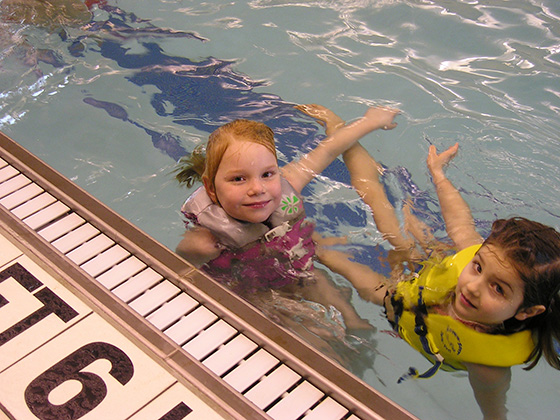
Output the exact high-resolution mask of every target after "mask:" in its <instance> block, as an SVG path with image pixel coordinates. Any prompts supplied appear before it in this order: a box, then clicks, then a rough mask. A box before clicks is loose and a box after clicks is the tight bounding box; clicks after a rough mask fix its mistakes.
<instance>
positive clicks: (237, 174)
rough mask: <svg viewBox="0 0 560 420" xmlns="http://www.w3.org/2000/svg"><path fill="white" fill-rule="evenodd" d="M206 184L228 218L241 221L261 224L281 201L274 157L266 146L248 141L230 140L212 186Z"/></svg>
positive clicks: (208, 190)
mask: <svg viewBox="0 0 560 420" xmlns="http://www.w3.org/2000/svg"><path fill="white" fill-rule="evenodd" d="M206 184H207V183H206V182H205V186H206V190H207V192H208V194H209V195H210V197H211V198H212V200H213V201H214V202H217V203H219V204H220V205H221V206H222V208H223V209H224V211H225V212H226V213H227V214H228V215H230V216H231V217H233V218H235V219H238V220H241V221H244V222H250V223H261V222H264V221H265V220H267V219H268V218H269V216H270V215H271V214H272V212H273V211H274V210H276V208H277V207H278V206H279V205H280V201H281V199H282V187H281V183H280V169H279V168H278V162H277V160H276V158H275V156H274V155H273V154H272V153H271V152H270V150H268V149H267V148H266V147H264V146H262V145H260V144H257V143H253V142H250V141H243V140H235V141H233V142H232V143H231V144H230V145H229V146H228V148H227V150H226V151H225V153H224V155H223V157H222V160H221V163H220V166H219V167H218V170H217V172H216V178H215V180H214V187H213V188H212V186H210V184H208V185H206Z"/></svg>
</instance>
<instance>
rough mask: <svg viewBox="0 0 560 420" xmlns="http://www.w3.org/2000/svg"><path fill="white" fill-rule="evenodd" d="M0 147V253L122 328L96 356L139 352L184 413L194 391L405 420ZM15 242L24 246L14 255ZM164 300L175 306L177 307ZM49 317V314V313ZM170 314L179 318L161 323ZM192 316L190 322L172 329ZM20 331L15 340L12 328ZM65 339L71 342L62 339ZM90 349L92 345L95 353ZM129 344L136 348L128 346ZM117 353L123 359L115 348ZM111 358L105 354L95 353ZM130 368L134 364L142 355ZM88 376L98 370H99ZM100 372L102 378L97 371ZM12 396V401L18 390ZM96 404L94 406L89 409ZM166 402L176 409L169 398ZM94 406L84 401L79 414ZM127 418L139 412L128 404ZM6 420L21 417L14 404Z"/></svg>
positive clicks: (21, 154)
mask: <svg viewBox="0 0 560 420" xmlns="http://www.w3.org/2000/svg"><path fill="white" fill-rule="evenodd" d="M0 145H1V146H2V147H3V148H4V154H2V156H3V157H4V158H5V160H2V161H1V162H0V182H1V184H0V204H2V206H4V207H5V208H0V222H1V223H0V232H1V233H3V234H4V236H5V237H4V238H2V240H3V241H6V240H7V239H6V238H8V239H9V242H13V243H15V244H17V245H18V246H17V247H16V249H15V250H14V249H13V248H10V247H7V248H8V249H10V252H11V255H9V254H6V255H9V257H7V258H9V261H16V260H18V259H21V262H22V263H19V262H18V263H16V264H19V267H24V270H26V269H27V267H28V266H29V267H33V268H32V269H33V270H37V267H34V266H33V263H34V264H35V265H37V266H40V268H42V269H43V270H44V271H45V272H48V274H49V276H51V277H56V279H57V280H56V281H53V280H51V279H49V280H46V282H45V283H44V284H45V285H47V284H49V285H50V287H52V288H55V286H56V284H55V283H56V282H57V281H58V282H59V283H60V285H58V286H56V288H57V290H64V289H65V288H66V289H68V290H70V295H72V294H74V295H76V296H77V297H78V298H79V300H78V301H81V302H82V305H81V306H80V304H79V303H78V304H77V308H78V309H79V310H75V311H76V313H77V314H76V315H74V316H73V317H70V316H68V318H70V319H68V321H67V322H68V323H72V322H74V325H88V329H87V330H91V329H92V328H93V330H97V329H99V330H101V329H102V325H108V326H109V330H111V328H113V329H114V332H113V334H107V337H116V336H117V335H118V334H120V335H121V336H122V337H121V338H122V340H121V339H115V340H116V341H114V342H111V343H106V344H103V345H101V354H105V353H107V352H108V353H107V354H110V355H114V354H115V353H114V352H115V350H114V349H119V348H120V347H119V346H124V348H126V349H127V351H128V349H130V351H131V354H132V355H133V358H139V359H141V358H142V356H138V354H141V353H142V352H144V353H146V354H147V355H148V356H147V357H148V359H150V360H152V362H153V363H152V365H154V366H160V367H161V368H163V370H164V371H166V372H167V373H168V375H170V378H171V379H172V381H175V382H174V385H173V386H171V385H169V384H167V383H166V382H165V381H163V383H164V385H163V387H164V388H165V387H166V386H167V388H166V389H169V390H171V389H180V391H175V392H178V393H179V394H182V393H183V392H184V394H185V395H187V394H189V392H190V394H189V395H191V394H196V396H197V397H198V399H194V398H193V400H192V401H191V400H189V401H188V402H183V403H184V404H186V405H187V406H188V407H189V410H190V409H191V408H192V407H190V406H189V405H188V404H189V403H190V404H191V405H193V401H199V400H200V401H202V403H201V404H200V406H201V407H206V408H208V407H210V409H211V410H212V409H213V410H214V412H215V413H216V415H217V416H218V415H221V416H225V417H228V418H255V419H256V418H263V419H264V418H275V419H297V418H300V417H301V416H302V415H304V414H305V416H306V417H305V418H309V419H313V418H319V419H321V420H323V419H327V418H328V419H331V418H332V419H350V418H352V419H359V418H362V419H370V418H371V419H380V418H391V419H413V418H414V417H413V416H411V415H410V414H409V413H407V412H406V411H404V410H403V409H402V408H400V407H398V406H396V405H395V404H394V403H392V402H391V401H390V400H388V399H387V398H385V397H384V396H382V395H381V394H379V393H378V392H377V391H375V390H373V389H372V388H371V387H369V386H367V385H366V384H364V383H362V382H361V381H359V380H357V379H356V378H355V377H353V376H352V375H351V374H349V373H348V372H346V371H345V370H344V369H343V368H341V367H340V366H338V365H337V364H336V363H333V362H332V361H330V360H329V359H326V358H325V357H324V356H323V355H321V354H319V353H318V352H317V351H315V350H314V349H312V348H310V347H309V346H308V345H307V344H306V343H303V342H302V341H301V340H299V339H297V338H296V337H294V336H293V335H292V334H290V333H288V332H286V331H285V330H283V329H281V328H280V327H278V326H277V325H275V324H273V323H271V322H270V321H269V320H267V319H266V318H265V317H263V315H262V314H260V312H258V311H256V310H255V309H254V308H252V307H251V306H250V305H247V304H246V303H245V302H244V301H242V300H241V299H239V298H238V297H236V296H235V295H232V294H231V293H230V292H229V291H227V290H226V289H225V288H223V287H222V286H220V285H218V284H217V283H215V282H212V281H209V279H208V278H207V277H205V276H204V275H202V274H201V273H200V272H198V271H197V270H194V269H193V268H192V267H191V266H189V265H188V264H186V263H185V262H184V260H182V259H180V258H179V257H177V256H176V255H175V254H174V253H172V252H170V251H169V250H167V249H166V248H165V247H163V246H162V245H161V244H158V243H157V242H156V241H154V240H153V239H151V238H150V237H148V236H147V235H145V234H144V233H143V232H141V231H139V230H138V229H137V228H135V227H134V226H132V225H131V224H130V223H128V222H127V221H125V220H124V219H122V218H121V217H120V216H118V215H117V214H115V213H114V212H112V211H111V210H110V209H108V208H107V207H106V206H104V205H103V204H102V203H99V202H98V201H97V200H95V199H94V198H93V197H91V196H90V195H89V194H87V193H85V192H84V191H83V190H81V189H79V187H77V186H75V185H74V184H72V183H71V182H69V181H68V180H67V179H66V178H64V177H62V176H61V175H60V174H58V173H57V172H56V171H54V170H52V168H50V167H48V166H47V165H45V164H44V163H42V162H41V161H39V160H38V159H37V158H36V157H34V156H33V155H31V154H29V152H27V151H25V149H22V148H21V147H19V146H18V145H17V144H15V143H14V142H13V141H12V140H11V139H9V138H7V137H6V136H3V135H1V133H0ZM16 167H17V169H16ZM39 185H40V186H39ZM20 249H23V250H24V252H23V253H24V254H26V255H24V256H22V255H20V254H21V253H20V251H18V250H20ZM15 254H17V256H16V255H15ZM14 258H15V259H14ZM30 262H31V265H29V264H30ZM23 263H25V265H24V264H23ZM10 267H11V266H10ZM16 271H17V270H16ZM20 271H21V269H20ZM41 278H43V277H42V276H41ZM45 278H49V277H48V276H47V277H45ZM14 281H15V280H14V279H12V278H10V281H9V282H6V285H8V286H5V287H6V290H8V289H10V288H11V289H14V290H16V291H14V290H11V289H10V290H11V291H10V292H9V293H12V294H13V293H15V295H17V296H20V295H21V296H25V299H27V298H28V296H26V294H25V293H22V292H21V290H19V292H17V289H18V286H17V284H14ZM15 282H16V283H17V281H15ZM138 285H141V287H140V288H138V287H137V286H138ZM43 287H44V288H48V287H49V286H43ZM0 290H2V289H0ZM6 293H8V292H6ZM64 293H65V292H64V291H62V292H61V294H62V295H64ZM15 295H14V296H15ZM148 295H149V298H147V296H148ZM10 296H12V295H10ZM153 297H156V301H157V302H159V303H157V304H156V306H153V305H154V304H153V299H152V298H153ZM117 298H118V299H117ZM22 299H24V298H23V297H22ZM69 299H72V298H69ZM74 300H76V299H74ZM32 301H34V298H30V299H29V305H33V303H31V302H32ZM84 302H85V303H84ZM35 305H36V303H35ZM150 305H152V306H150ZM158 305H159V306H158ZM4 306H6V307H8V306H7V305H4ZM12 307H13V305H12ZM169 308H173V309H174V310H175V308H177V309H180V311H182V312H179V313H178V315H177V314H176V313H175V312H170V311H169V310H168V309H169ZM1 309H2V307H0V310H1ZM29 310H30V309H29ZM145 315H148V316H147V318H144V316H145ZM54 316H55V315H54V314H51V315H50V317H51V318H53V317H54ZM74 318H75V319H74ZM172 318H175V319H172ZM46 319H47V318H45V321H41V322H46ZM73 319H74V320H73ZM185 319H188V322H186V321H184V320H185ZM72 320H73V321H72ZM146 320H148V321H150V322H146ZM181 320H183V321H182V325H181V327H174V328H173V327H170V328H168V327H169V325H171V324H173V323H176V322H177V321H181ZM57 322H58V323H60V321H57ZM89 323H91V324H89ZM194 324H198V328H202V330H198V329H193V330H192V331H190V330H189V329H188V328H182V327H183V326H185V325H187V326H191V325H194ZM74 325H68V326H67V328H66V329H63V330H62V331H60V332H58V333H57V335H56V336H54V337H52V338H50V341H46V342H44V344H42V345H40V346H39V347H36V348H35V350H33V351H31V353H29V351H30V350H29V348H28V347H25V348H26V349H27V350H26V351H27V352H25V351H24V354H21V355H20V357H22V358H21V359H19V360H18V361H17V362H16V363H15V364H13V365H11V366H10V367H9V368H7V369H6V370H5V371H2V372H1V375H4V374H5V375H15V374H14V373H13V372H17V370H18V364H19V363H23V362H24V361H26V360H42V359H45V360H46V359H48V357H47V356H46V355H45V356H43V357H41V356H34V355H35V353H36V352H38V353H37V354H38V355H41V354H42V352H43V351H47V350H49V349H50V351H53V350H52V349H55V348H57V346H54V345H53V344H51V343H55V342H56V343H63V345H64V346H70V347H72V346H71V345H70V343H74V342H78V343H79V342H80V336H81V335H80V333H78V332H75V333H74V332H73V329H74V328H77V327H75V326H74ZM176 325H177V324H176ZM255 327H256V328H255ZM59 328H60V327H59ZM111 331H113V330H111ZM117 333H118V334H117ZM115 334H116V335H115ZM21 335H22V337H23V336H24V333H22V334H21ZM74 335H75V336H74ZM86 335H87V334H86ZM101 335H102V336H103V335H104V334H101ZM67 337H72V339H70V340H67V339H66V338H67ZM208 337H210V340H209V341H210V342H211V344H212V346H213V347H212V349H211V350H210V351H208V349H207V348H206V349H205V348H204V346H201V345H200V343H202V342H206V343H207V342H208V339H207V338H208ZM271 337H272V340H271ZM16 338H17V337H16ZM22 339H23V338H22ZM14 340H15V339H14ZM59 340H61V341H59ZM82 340H83V338H82ZM127 340H128V341H127ZM185 340H186V341H185ZM94 343H102V341H95V342H94ZM126 343H129V344H126ZM82 344H83V345H82V347H80V348H78V349H76V348H72V349H73V352H72V351H68V349H67V353H68V355H67V357H68V356H72V357H74V358H76V357H79V356H80V357H81V356H83V354H82V353H81V351H82V350H83V347H84V346H85V348H86V350H87V351H91V350H92V348H91V347H88V346H89V345H93V344H91V343H84V342H83V341H82ZM97 346H99V344H97ZM135 346H136V347H135ZM30 347H31V348H33V346H30ZM74 347H75V346H74ZM93 347H94V348H95V351H96V352H99V351H100V350H99V349H98V348H97V347H95V346H93ZM44 348H46V349H47V350H43V349H44ZM134 348H139V349H140V350H138V352H136V351H135V350H133V349H134ZM80 349H82V350H80ZM108 349H113V350H112V351H109V350H108ZM0 350H2V349H1V347H0ZM50 351H47V353H45V354H50ZM76 352H77V353H76ZM104 352H105V353H104ZM116 353H117V354H120V353H119V352H118V351H116ZM223 353H225V354H227V355H230V354H237V358H236V359H234V360H233V361H231V360H225V359H221V357H218V355H220V354H223ZM292 353H293V354H292ZM96 354H98V353H96ZM124 354H125V355H126V356H127V357H129V359H130V360H131V361H132V358H130V356H128V354H127V353H124ZM294 355H295V356H294ZM59 356H60V357H61V356H62V355H59ZM35 357H36V358H37V359H34V358H35ZM111 357H112V356H106V359H107V358H109V360H110V359H111ZM16 358H17V356H16ZM123 360H126V358H124V359H123ZM303 360H305V362H303ZM154 361H155V362H154ZM51 362H52V360H51ZM200 362H202V363H200ZM257 362H258V363H257ZM95 363H98V362H97V361H96V362H95ZM95 363H93V364H94V365H95ZM47 364H48V363H47ZM105 364H106V363H105ZM132 364H133V365H134V363H132ZM55 365H56V363H55ZM109 365H110V363H109ZM125 365H126V363H125ZM149 365H150V364H149V363H146V364H145V366H146V369H152V368H149ZM56 366H58V365H56ZM140 366H142V368H144V363H140ZM252 366H258V367H259V369H262V372H261V374H262V376H261V377H258V378H253V379H251V380H252V381H253V382H251V380H249V381H245V382H244V381H243V379H244V376H245V374H246V373H247V372H251V373H252V370H250V371H248V370H247V369H248V368H249V367H252ZM45 368H46V369H47V371H49V368H48V367H46V366H45V365H43V370H44V369H45ZM105 368H107V366H105ZM153 369H155V368H153ZM39 370H41V369H39ZM47 371H45V372H47ZM35 373H37V372H35ZM51 373H52V372H51ZM95 375H98V377H101V373H99V374H94V376H95ZM139 375H140V376H141V374H139ZM31 376H32V375H31ZM156 376H157V377H158V378H159V376H158V375H156ZM247 376H250V375H247ZM7 377H10V378H11V377H12V376H7ZM39 377H41V375H39ZM163 377H165V375H163V374H162V378H163ZM102 378H103V380H106V379H107V378H108V379H107V380H112V379H111V378H112V376H111V375H110V374H109V375H108V374H107V369H106V370H105V374H104V376H103V377H102ZM329 378H333V379H334V382H333V381H332V380H330V379H329ZM27 379H28V380H30V379H31V378H30V377H27ZM121 379H122V378H121ZM31 380H33V379H31ZM122 380H123V381H124V379H122ZM130 381H131V380H130ZM255 381H256V382H255ZM2 382H4V381H2ZM24 382H25V381H24ZM69 383H70V385H68V384H67V383H66V382H64V384H62V383H61V384H60V385H61V389H62V390H59V389H54V388H53V389H52V390H53V398H55V399H56V398H58V399H59V401H63V402H64V401H65V399H64V395H66V396H68V395H69V394H71V393H72V392H74V393H75V392H76V391H75V389H74V390H72V387H71V381H69ZM267 383H273V385H274V386H275V389H268V388H266V387H265V385H264V384H267ZM282 384H283V385H282ZM28 385H29V384H27V385H26V386H28ZM62 385H63V386H62ZM150 385H151V384H150ZM280 385H281V386H280ZM121 386H122V385H121ZM154 386H156V388H159V387H161V385H158V381H154ZM169 386H171V387H170V388H169ZM21 387H23V383H22V385H21ZM21 387H20V388H21ZM39 388H40V387H39ZM117 388H118V386H117ZM183 388H184V389H183ZM26 389H27V388H26ZM111 389H114V388H111ZM20 392H21V390H20ZM112 392H117V391H112ZM65 393H66V394H65ZM133 393H134V391H133ZM24 394H25V392H24ZM156 394H157V393H156ZM127 395H130V394H128V393H127ZM158 395H159V396H158V397H154V398H156V399H158V400H159V399H160V398H161V400H162V401H165V400H166V398H165V397H164V395H165V392H164V393H163V394H158ZM0 398H1V397H0ZM13 398H16V396H15V395H13ZM17 398H20V403H21V399H22V398H24V396H21V395H20V396H19V397H17ZM107 398H110V397H109V396H107ZM148 399H149V398H148ZM175 400H176V399H175ZM175 400H173V399H172V401H175ZM0 402H1V403H2V405H3V406H4V408H5V407H6V406H7V405H9V406H10V407H11V406H12V404H7V403H5V402H4V401H3V400H1V399H0ZM42 402H43V403H44V401H42ZM16 406H17V408H16V407H14V408H12V409H13V410H22V408H21V407H23V406H22V405H21V404H19V405H18V404H16ZM101 406H102V404H101V403H100V404H99V405H98V407H101ZM173 408H177V409H178V410H181V409H184V407H181V406H180V405H179V406H174V407H173ZM28 409H29V407H28ZM101 409H102V408H99V410H101ZM145 410H149V408H148V407H146V408H145ZM197 410H202V408H197ZM100 412H101V411H99V412H96V411H95V410H93V411H92V412H91V413H100ZM189 413H191V412H189ZM192 413H194V411H193V412H192ZM164 414H165V413H164ZM137 415H138V416H140V412H139V413H138V414H137ZM187 415H188V416H190V417H187V418H195V417H193V415H194V414H187ZM123 416H124V417H119V418H123V419H124V418H128V417H126V414H123ZM140 417H141V416H140ZM140 417H138V418H140ZM196 417H198V416H196ZM17 418H22V417H20V416H19V412H18V416H17ZM30 418H37V417H30ZM132 418H135V417H132ZM174 418H175V417H174ZM177 418H184V417H177ZM204 418H210V417H209V416H205V417H204Z"/></svg>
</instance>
